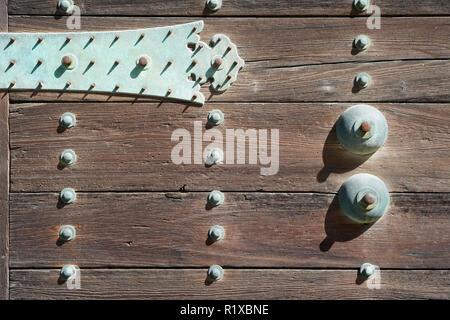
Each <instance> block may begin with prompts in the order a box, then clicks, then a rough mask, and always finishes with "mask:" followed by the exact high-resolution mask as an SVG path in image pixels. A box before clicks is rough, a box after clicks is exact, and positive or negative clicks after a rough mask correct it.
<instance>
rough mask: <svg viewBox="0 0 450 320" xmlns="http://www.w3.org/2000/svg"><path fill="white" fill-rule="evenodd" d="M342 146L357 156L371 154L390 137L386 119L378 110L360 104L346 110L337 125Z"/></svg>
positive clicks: (337, 132)
mask: <svg viewBox="0 0 450 320" xmlns="http://www.w3.org/2000/svg"><path fill="white" fill-rule="evenodd" d="M336 134H337V137H338V139H339V142H340V143H341V145H342V146H343V147H344V148H345V149H347V150H348V151H350V152H352V153H356V154H370V153H374V152H375V151H377V149H378V148H379V147H381V146H382V145H383V144H384V143H385V141H386V139H387V135H388V125H387V122H386V118H385V117H384V116H383V114H382V113H381V112H380V111H378V109H376V108H374V107H372V106H369V105H366V104H358V105H355V106H353V107H350V108H348V109H347V110H345V111H344V112H343V113H342V114H341V116H340V117H339V119H338V121H337V123H336Z"/></svg>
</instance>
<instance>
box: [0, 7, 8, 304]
mask: <svg viewBox="0 0 450 320" xmlns="http://www.w3.org/2000/svg"><path fill="white" fill-rule="evenodd" d="M6 31H8V12H7V1H6V0H0V32H6ZM8 104H9V97H8V95H4V94H2V95H1V97H0V300H3V299H8V297H9V287H8V286H9V270H8V242H9V241H8V236H9V222H8V219H9V204H8V199H9V121H8V117H9V105H8Z"/></svg>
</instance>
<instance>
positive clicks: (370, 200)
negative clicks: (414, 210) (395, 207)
mask: <svg viewBox="0 0 450 320" xmlns="http://www.w3.org/2000/svg"><path fill="white" fill-rule="evenodd" d="M338 198H339V206H340V208H341V210H342V212H343V213H344V215H346V216H347V217H348V218H349V219H351V220H352V221H354V222H357V223H363V224H366V223H374V222H375V221H377V220H378V219H379V218H381V217H382V216H383V214H384V213H385V212H386V211H387V209H388V206H389V202H390V199H389V191H388V189H387V187H386V185H385V184H384V182H383V181H382V180H381V179H379V178H378V177H376V176H374V175H371V174H368V173H359V174H355V175H353V176H351V177H350V178H349V179H348V180H347V181H345V182H344V183H343V184H342V186H341V188H340V189H339V192H338Z"/></svg>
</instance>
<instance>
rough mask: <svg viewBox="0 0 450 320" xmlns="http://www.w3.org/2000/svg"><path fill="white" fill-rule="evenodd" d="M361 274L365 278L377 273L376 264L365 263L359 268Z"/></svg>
mask: <svg viewBox="0 0 450 320" xmlns="http://www.w3.org/2000/svg"><path fill="white" fill-rule="evenodd" d="M359 274H360V275H362V276H363V277H365V278H369V277H371V276H373V275H374V274H375V266H374V265H373V264H371V263H363V264H362V265H361V267H360V268H359Z"/></svg>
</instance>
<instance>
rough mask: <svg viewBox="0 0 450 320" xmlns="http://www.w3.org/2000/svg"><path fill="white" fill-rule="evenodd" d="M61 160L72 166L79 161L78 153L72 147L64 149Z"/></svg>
mask: <svg viewBox="0 0 450 320" xmlns="http://www.w3.org/2000/svg"><path fill="white" fill-rule="evenodd" d="M59 160H60V161H61V163H62V164H64V165H66V166H70V165H71V164H74V163H75V162H76V161H77V154H76V153H75V151H73V150H72V149H67V150H64V151H63V152H62V153H61V155H60V156H59Z"/></svg>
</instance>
